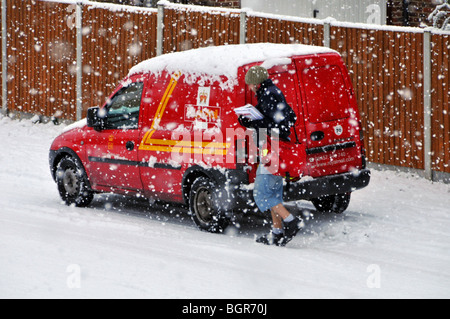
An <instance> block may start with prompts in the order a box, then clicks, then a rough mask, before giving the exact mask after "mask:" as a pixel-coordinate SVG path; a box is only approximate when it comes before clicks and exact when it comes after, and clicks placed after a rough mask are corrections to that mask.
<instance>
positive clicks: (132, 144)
mask: <svg viewBox="0 0 450 319" xmlns="http://www.w3.org/2000/svg"><path fill="white" fill-rule="evenodd" d="M125 147H126V149H127V150H128V151H132V150H134V142H133V141H128V142H127V144H125Z"/></svg>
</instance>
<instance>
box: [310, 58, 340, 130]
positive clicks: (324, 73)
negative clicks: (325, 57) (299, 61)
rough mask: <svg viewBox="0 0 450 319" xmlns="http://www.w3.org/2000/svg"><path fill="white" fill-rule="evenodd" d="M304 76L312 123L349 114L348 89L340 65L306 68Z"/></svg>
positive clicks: (331, 119) (327, 120) (337, 118)
mask: <svg viewBox="0 0 450 319" xmlns="http://www.w3.org/2000/svg"><path fill="white" fill-rule="evenodd" d="M302 78H303V83H304V85H305V92H306V104H307V111H308V115H309V121H310V122H311V123H320V122H329V121H334V120H339V119H343V118H347V117H348V116H349V113H348V106H349V97H348V90H347V87H346V85H345V82H344V77H343V75H342V72H341V69H340V68H339V67H338V66H323V67H315V68H310V69H304V70H303V72H302Z"/></svg>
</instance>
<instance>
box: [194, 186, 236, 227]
mask: <svg viewBox="0 0 450 319" xmlns="http://www.w3.org/2000/svg"><path fill="white" fill-rule="evenodd" d="M216 192H217V187H216V185H215V184H214V183H213V182H212V181H211V180H209V179H208V178H205V177H200V178H197V179H196V180H195V181H194V183H193V184H192V187H191V192H190V194H189V208H190V211H191V216H192V220H193V221H194V223H195V224H196V225H197V226H198V227H199V228H200V229H201V230H205V231H208V232H211V233H222V232H223V231H224V230H225V228H227V226H228V224H229V220H228V218H227V217H226V216H225V212H223V211H222V210H221V209H220V207H219V205H218V203H217V201H216V198H217V194H216Z"/></svg>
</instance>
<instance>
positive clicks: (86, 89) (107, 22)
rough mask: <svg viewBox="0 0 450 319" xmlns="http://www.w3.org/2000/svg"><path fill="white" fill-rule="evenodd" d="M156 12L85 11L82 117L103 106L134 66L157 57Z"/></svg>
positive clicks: (89, 8) (99, 8) (103, 8)
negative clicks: (94, 107) (90, 110)
mask: <svg viewBox="0 0 450 319" xmlns="http://www.w3.org/2000/svg"><path fill="white" fill-rule="evenodd" d="M156 20H157V13H156V11H150V10H137V9H136V10H132V11H126V10H125V9H124V10H123V11H122V10H115V11H112V10H109V9H108V6H94V5H87V6H84V7H83V116H85V115H86V110H87V109H88V108H89V107H93V106H102V105H103V104H104V103H105V101H106V99H107V98H108V96H109V95H110V94H111V93H112V91H113V90H114V88H115V87H116V86H117V85H118V84H119V82H120V81H121V80H122V79H123V78H124V77H125V76H126V75H127V74H128V72H129V70H130V68H131V67H133V66H134V65H135V64H137V63H139V62H141V61H143V60H147V59H150V58H152V57H154V56H156Z"/></svg>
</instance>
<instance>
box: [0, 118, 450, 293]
mask: <svg viewBox="0 0 450 319" xmlns="http://www.w3.org/2000/svg"><path fill="white" fill-rule="evenodd" d="M63 128H64V126H54V125H53V124H32V123H31V121H29V120H23V121H14V120H10V119H9V118H5V117H1V116H0V274H1V275H0V298H450V274H449V270H450V234H449V231H450V185H445V184H441V183H431V182H429V181H426V180H424V179H421V178H418V177H416V176H413V175H411V174H405V173H396V172H392V171H385V172H380V171H373V175H372V182H371V184H370V186H369V187H368V188H366V189H364V190H361V191H358V192H356V193H354V194H353V199H352V202H351V204H350V207H349V209H348V211H347V212H346V213H345V214H343V215H338V216H336V215H327V214H319V213H317V212H316V211H314V209H313V206H312V205H310V204H309V203H308V202H298V203H292V204H289V208H290V210H291V211H292V212H293V213H295V214H300V215H303V217H304V218H305V223H306V226H305V228H304V230H303V231H302V232H301V233H300V234H299V235H298V236H297V237H296V238H295V239H294V240H293V241H292V242H291V243H290V244H289V245H288V246H287V247H284V248H279V247H268V246H263V245H258V244H256V243H254V241H253V237H254V235H255V234H262V233H264V232H266V231H267V230H268V227H269V226H268V224H266V223H265V222H264V220H263V219H262V218H256V217H245V218H240V219H239V228H237V227H232V228H230V229H229V231H228V232H227V234H225V235H213V234H209V233H205V232H200V231H199V230H197V228H196V227H195V226H194V225H193V223H192V222H191V220H190V218H189V216H188V215H187V212H186V210H185V209H184V208H182V207H177V206H173V205H164V204H153V205H150V204H149V203H148V202H147V201H146V200H144V199H128V198H124V197H120V196H108V195H100V196H97V197H96V199H95V200H94V202H93V204H92V205H91V207H89V208H84V209H81V208H74V207H67V206H65V205H64V204H63V203H62V202H61V200H60V199H59V195H58V192H57V189H56V186H55V184H54V182H53V180H52V178H51V176H50V173H49V169H48V149H49V147H50V143H51V141H52V139H53V138H54V137H55V136H56V135H58V134H59V132H61V131H62V129H63Z"/></svg>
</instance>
